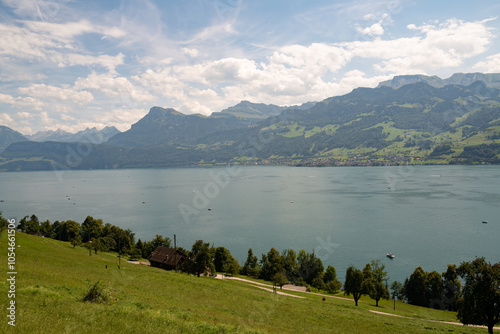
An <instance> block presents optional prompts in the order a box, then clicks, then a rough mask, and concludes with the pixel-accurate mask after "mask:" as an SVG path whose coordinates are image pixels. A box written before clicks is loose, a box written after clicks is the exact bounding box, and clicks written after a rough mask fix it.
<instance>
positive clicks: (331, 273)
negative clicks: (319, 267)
mask: <svg viewBox="0 0 500 334" xmlns="http://www.w3.org/2000/svg"><path fill="white" fill-rule="evenodd" d="M336 279H337V270H335V267H333V266H328V267H327V268H326V272H325V276H324V277H323V280H324V281H325V283H328V282H331V281H334V280H336Z"/></svg>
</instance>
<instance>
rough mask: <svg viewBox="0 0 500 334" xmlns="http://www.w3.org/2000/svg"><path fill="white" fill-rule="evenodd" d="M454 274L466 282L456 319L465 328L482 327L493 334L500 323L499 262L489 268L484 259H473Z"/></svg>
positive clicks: (463, 264) (489, 265)
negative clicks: (471, 326) (472, 325)
mask: <svg viewBox="0 0 500 334" xmlns="http://www.w3.org/2000/svg"><path fill="white" fill-rule="evenodd" d="M457 272H458V275H459V276H460V277H462V278H463V279H464V281H465V285H464V287H463V289H462V297H461V298H460V299H459V300H458V302H457V309H458V314H457V318H458V319H459V320H460V321H461V322H462V323H463V324H464V325H469V324H474V325H485V326H487V327H488V333H491V334H493V327H494V326H495V324H497V323H498V322H500V262H499V263H496V264H493V265H492V264H490V263H488V262H486V260H485V259H484V257H481V258H476V259H475V260H474V261H472V262H462V263H461V264H460V266H459V267H458V269H457Z"/></svg>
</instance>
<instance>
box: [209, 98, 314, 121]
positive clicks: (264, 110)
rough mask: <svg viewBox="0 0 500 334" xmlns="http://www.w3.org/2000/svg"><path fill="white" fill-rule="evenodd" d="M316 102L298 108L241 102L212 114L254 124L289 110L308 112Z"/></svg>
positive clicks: (297, 106)
mask: <svg viewBox="0 0 500 334" xmlns="http://www.w3.org/2000/svg"><path fill="white" fill-rule="evenodd" d="M314 104H316V102H306V103H303V104H301V105H296V106H289V107H288V106H285V107H280V106H277V105H274V104H264V103H252V102H250V101H241V102H240V103H238V104H237V105H235V106H233V107H229V108H227V109H224V110H221V111H220V112H219V113H212V115H211V116H227V115H232V116H235V117H238V118H242V119H248V120H251V121H253V122H257V121H259V120H263V119H266V118H268V117H271V116H276V115H279V114H280V113H282V112H283V111H284V110H287V109H300V110H306V109H309V108H311V107H312V106H313V105H314Z"/></svg>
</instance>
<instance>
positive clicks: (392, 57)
mask: <svg viewBox="0 0 500 334" xmlns="http://www.w3.org/2000/svg"><path fill="white" fill-rule="evenodd" d="M486 22H487V21H476V22H463V21H459V20H456V19H451V20H447V21H446V22H444V23H442V24H439V25H424V26H421V27H417V26H415V25H409V26H408V28H409V29H410V30H415V31H420V32H421V33H423V36H416V37H407V38H398V39H393V40H381V39H376V40H374V41H366V42H351V43H344V45H345V47H346V48H348V49H350V50H352V52H353V54H354V55H355V56H357V57H361V58H378V59H381V60H382V62H380V63H375V65H374V68H375V69H376V70H378V71H380V72H386V73H397V74H411V73H427V72H428V71H430V70H434V69H441V68H449V67H457V66H460V65H461V64H462V63H463V61H464V60H465V59H467V58H470V57H473V56H476V55H479V54H481V53H483V52H485V51H486V48H487V46H488V45H489V44H490V43H491V39H492V37H493V35H492V33H491V32H490V29H489V28H488V27H487V26H486V24H485V23H486Z"/></svg>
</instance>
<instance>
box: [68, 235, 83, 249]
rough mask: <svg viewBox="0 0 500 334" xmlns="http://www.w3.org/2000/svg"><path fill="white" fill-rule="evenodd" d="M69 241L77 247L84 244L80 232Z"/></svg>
mask: <svg viewBox="0 0 500 334" xmlns="http://www.w3.org/2000/svg"><path fill="white" fill-rule="evenodd" d="M69 242H70V243H71V244H72V245H73V248H75V247H76V246H80V245H81V244H82V238H81V237H80V235H79V234H78V235H76V236H75V237H73V238H71V239H70V240H69Z"/></svg>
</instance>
